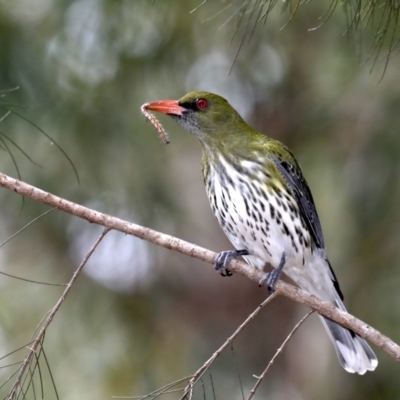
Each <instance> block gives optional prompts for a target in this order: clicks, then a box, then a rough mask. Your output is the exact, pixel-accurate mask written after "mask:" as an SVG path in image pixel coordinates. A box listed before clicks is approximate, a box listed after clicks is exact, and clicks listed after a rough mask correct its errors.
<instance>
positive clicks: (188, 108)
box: [179, 100, 199, 111]
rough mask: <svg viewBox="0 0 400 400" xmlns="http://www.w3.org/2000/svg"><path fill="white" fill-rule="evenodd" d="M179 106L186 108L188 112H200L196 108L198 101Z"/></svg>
mask: <svg viewBox="0 0 400 400" xmlns="http://www.w3.org/2000/svg"><path fill="white" fill-rule="evenodd" d="M179 105H180V106H181V107H183V108H186V109H187V110H193V111H199V109H198V108H197V106H196V100H195V101H190V102H189V101H188V102H186V103H180V104H179Z"/></svg>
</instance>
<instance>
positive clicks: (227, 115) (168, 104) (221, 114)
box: [144, 92, 251, 147]
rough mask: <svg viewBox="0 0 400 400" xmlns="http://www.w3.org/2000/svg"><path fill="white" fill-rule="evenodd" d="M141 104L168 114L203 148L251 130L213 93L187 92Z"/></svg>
mask: <svg viewBox="0 0 400 400" xmlns="http://www.w3.org/2000/svg"><path fill="white" fill-rule="evenodd" d="M144 107H145V108H146V109H147V110H150V111H156V112H160V113H162V114H167V115H169V116H171V117H172V118H173V119H174V120H176V121H177V122H178V123H179V124H180V125H181V126H182V127H183V128H184V129H185V130H187V131H189V132H190V133H192V134H193V135H195V136H196V137H197V138H198V139H200V141H201V142H202V143H203V144H204V145H206V146H207V147H208V146H213V145H217V144H218V145H223V144H224V143H225V144H226V143H227V142H229V143H231V144H232V143H233V142H235V141H237V140H238V139H239V136H241V135H244V136H246V133H248V129H250V130H251V128H250V127H249V126H248V125H247V124H246V123H245V122H244V121H243V119H242V118H241V116H240V115H239V114H238V113H237V111H236V110H235V109H234V108H233V107H232V106H231V105H230V104H229V103H228V102H227V101H226V100H225V99H224V98H223V97H221V96H218V95H216V94H213V93H208V92H190V93H188V94H186V95H185V96H183V97H182V98H180V99H179V100H160V101H153V102H151V103H147V104H145V106H144ZM218 147H219V146H218Z"/></svg>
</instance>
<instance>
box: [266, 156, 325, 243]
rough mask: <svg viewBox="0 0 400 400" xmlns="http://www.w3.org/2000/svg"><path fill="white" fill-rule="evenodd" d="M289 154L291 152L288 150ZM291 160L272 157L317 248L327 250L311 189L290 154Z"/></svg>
mask: <svg viewBox="0 0 400 400" xmlns="http://www.w3.org/2000/svg"><path fill="white" fill-rule="evenodd" d="M287 151H288V152H289V150H287ZM289 154H290V156H291V157H290V158H291V159H292V160H290V158H286V159H284V160H282V159H281V158H278V157H276V156H273V157H272V160H273V162H274V164H275V165H276V166H277V168H278V170H279V172H280V173H281V174H282V175H283V177H284V178H285V180H286V181H287V183H288V184H289V186H290V188H291V190H292V192H293V194H294V197H295V198H296V200H297V203H298V205H299V208H300V213H301V214H302V217H303V218H304V221H305V223H306V224H307V227H308V229H309V231H310V233H311V236H312V238H313V240H314V242H315V244H316V246H317V247H319V248H320V249H325V240H324V235H323V233H322V228H321V223H320V222H319V218H318V214H317V209H316V208H315V204H314V199H313V197H312V194H311V191H310V188H309V187H308V185H307V182H306V180H305V179H304V177H303V174H302V172H301V169H300V167H299V166H298V164H297V162H296V161H295V158H294V156H293V155H292V154H291V153H290V152H289Z"/></svg>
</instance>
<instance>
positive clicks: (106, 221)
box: [0, 173, 400, 362]
mask: <svg viewBox="0 0 400 400" xmlns="http://www.w3.org/2000/svg"><path fill="white" fill-rule="evenodd" d="M0 186H2V187H4V188H7V189H9V190H12V191H14V192H16V193H18V194H21V195H22V196H26V197H29V198H31V199H32V200H36V201H40V202H42V203H44V204H47V205H49V206H51V207H55V208H57V209H59V210H61V211H64V212H67V213H69V214H73V215H75V216H77V217H79V218H83V219H86V220H87V221H89V222H91V223H96V224H98V225H102V226H104V227H106V228H108V229H114V230H117V231H120V232H123V233H126V234H129V235H132V236H136V237H138V238H140V239H143V240H147V241H149V242H151V243H154V244H156V245H158V246H162V247H165V248H167V249H171V250H175V251H178V252H180V253H182V254H185V255H188V256H190V257H194V258H197V259H199V260H202V261H205V262H207V263H210V264H213V263H214V259H215V257H216V253H214V252H212V251H210V250H207V249H204V248H202V247H199V246H197V245H195V244H192V243H188V242H185V241H183V240H181V239H178V238H176V237H173V236H170V235H166V234H164V233H161V232H158V231H155V230H153V229H149V228H146V227H143V226H140V225H137V224H134V223H130V222H128V221H124V220H122V219H119V218H116V217H113V216H111V215H107V214H103V213H100V212H98V211H95V210H92V209H90V208H87V207H84V206H81V205H79V204H76V203H73V202H71V201H68V200H65V199H63V198H60V197H57V196H55V195H53V194H51V193H48V192H45V191H43V190H41V189H38V188H35V187H34V186H31V185H28V184H27V183H25V182H22V181H19V180H17V179H14V178H11V177H9V176H7V175H5V174H2V173H0ZM229 268H230V269H231V270H232V271H233V272H236V273H238V274H240V275H244V276H245V277H247V278H248V279H250V280H253V281H255V282H257V283H258V282H259V281H260V279H261V278H262V277H263V275H264V274H263V272H262V271H260V270H257V269H256V268H253V267H251V266H250V265H248V264H246V263H244V262H240V261H237V260H232V261H231V262H230V263H229ZM276 292H277V294H279V295H283V296H286V297H289V298H290V299H292V300H294V301H296V302H298V303H301V304H304V305H305V306H307V307H309V308H311V309H313V310H314V311H317V312H318V313H319V314H322V315H324V316H325V317H328V318H330V319H332V320H333V321H335V322H337V323H339V324H340V325H342V326H344V327H346V328H349V329H352V330H353V331H354V332H356V333H358V334H359V335H360V336H362V337H364V338H365V339H367V340H369V341H370V342H372V343H374V344H375V345H376V346H377V347H379V348H381V349H382V350H383V351H385V352H386V353H387V354H389V355H390V356H391V357H392V358H394V359H395V360H396V361H397V362H400V346H399V345H398V344H396V343H395V342H393V341H392V340H391V339H389V338H388V337H387V336H385V335H383V334H382V333H381V332H379V331H378V330H376V329H374V328H373V327H371V326H369V325H367V324H366V323H365V322H363V321H361V320H359V319H357V318H356V317H354V316H352V315H351V314H348V313H346V312H344V311H341V310H339V309H338V308H336V307H333V306H332V305H331V304H329V303H327V302H325V301H322V300H320V299H318V298H316V297H315V296H313V295H310V294H308V293H306V292H305V291H303V290H301V289H299V288H297V287H294V286H292V285H289V284H288V283H285V282H283V281H279V282H278V284H277V286H276Z"/></svg>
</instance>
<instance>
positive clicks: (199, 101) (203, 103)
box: [196, 99, 208, 109]
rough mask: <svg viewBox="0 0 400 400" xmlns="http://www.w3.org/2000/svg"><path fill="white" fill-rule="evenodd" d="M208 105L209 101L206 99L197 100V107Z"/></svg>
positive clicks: (201, 107) (202, 107)
mask: <svg viewBox="0 0 400 400" xmlns="http://www.w3.org/2000/svg"><path fill="white" fill-rule="evenodd" d="M207 106H208V101H207V100H206V99H198V100H196V107H197V108H199V109H204V108H206V107H207Z"/></svg>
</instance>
